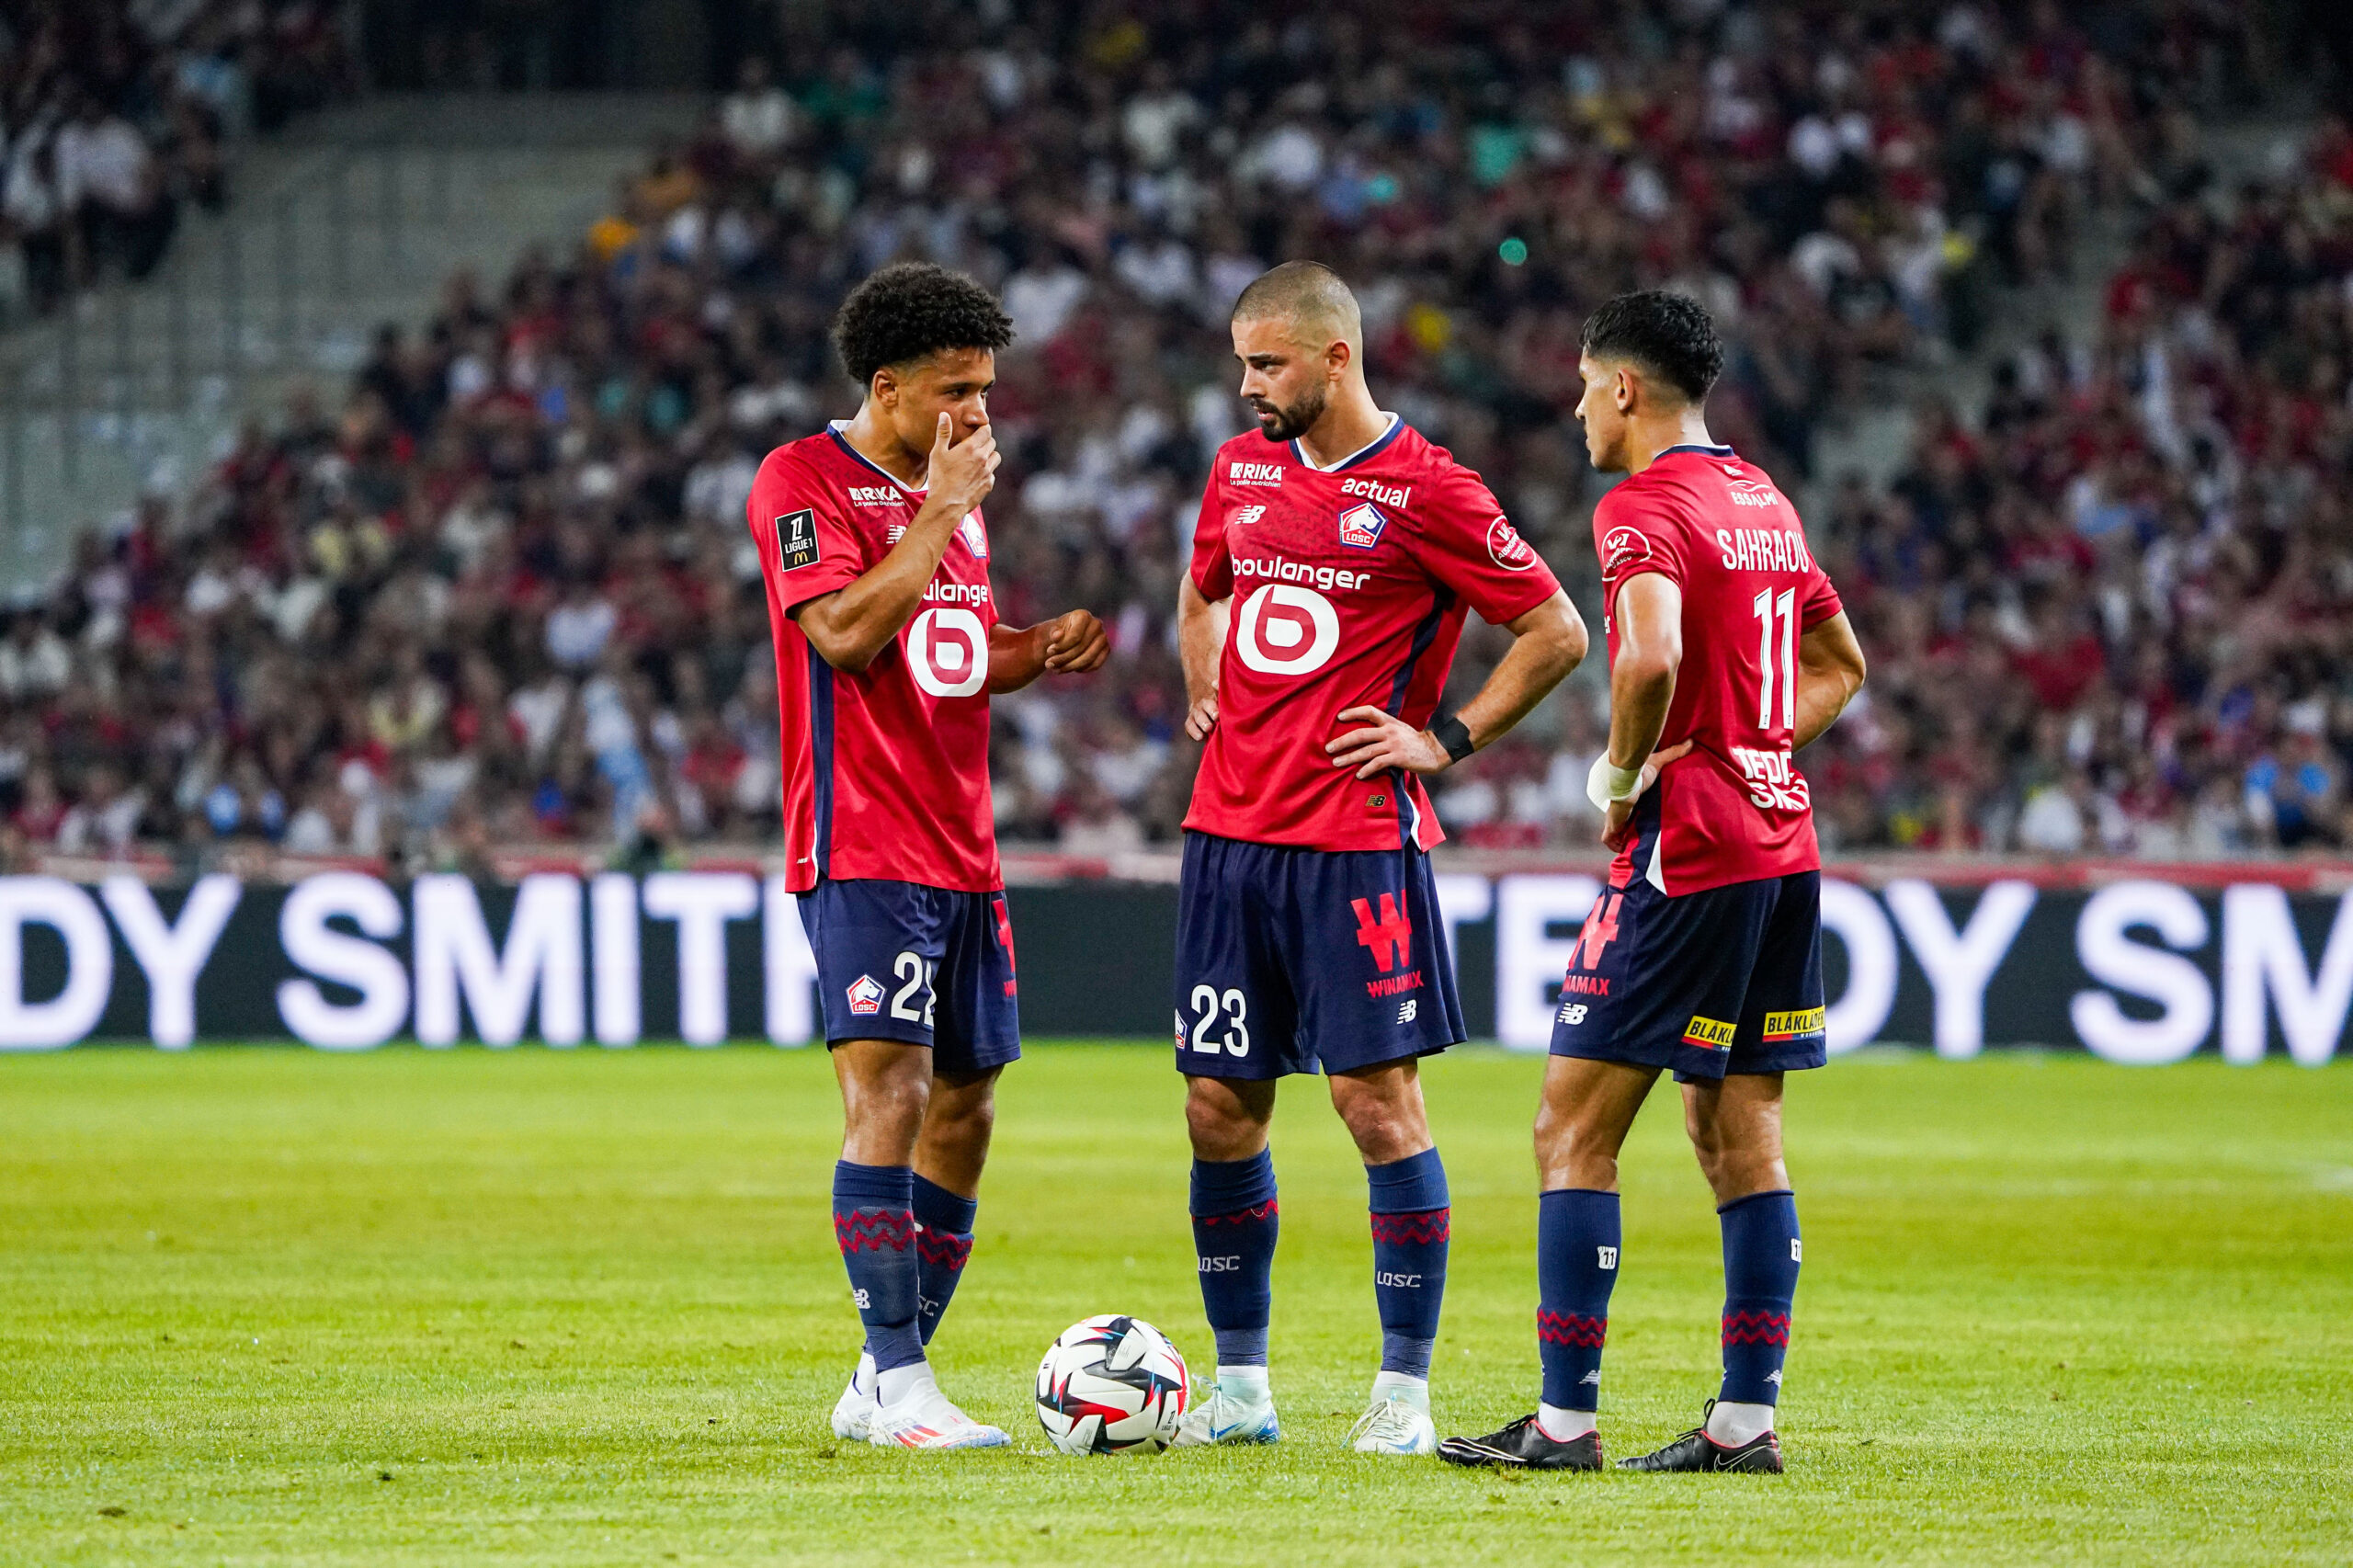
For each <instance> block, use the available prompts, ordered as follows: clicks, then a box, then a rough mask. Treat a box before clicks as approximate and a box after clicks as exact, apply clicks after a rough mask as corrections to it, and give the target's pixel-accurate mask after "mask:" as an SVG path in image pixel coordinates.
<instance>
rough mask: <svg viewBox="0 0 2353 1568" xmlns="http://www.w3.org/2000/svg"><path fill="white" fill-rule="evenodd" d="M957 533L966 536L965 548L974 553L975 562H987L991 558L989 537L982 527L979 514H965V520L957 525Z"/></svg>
mask: <svg viewBox="0 0 2353 1568" xmlns="http://www.w3.org/2000/svg"><path fill="white" fill-rule="evenodd" d="M956 531H957V532H958V533H960V534H961V535H963V536H964V548H965V549H966V550H969V551H972V559H973V560H975V561H986V560H987V559H988V558H989V536H988V533H987V531H986V530H985V529H983V528H982V527H981V515H980V514H979V513H978V512H967V513H965V514H964V520H963V521H962V522H961V523H958V524H957V525H956Z"/></svg>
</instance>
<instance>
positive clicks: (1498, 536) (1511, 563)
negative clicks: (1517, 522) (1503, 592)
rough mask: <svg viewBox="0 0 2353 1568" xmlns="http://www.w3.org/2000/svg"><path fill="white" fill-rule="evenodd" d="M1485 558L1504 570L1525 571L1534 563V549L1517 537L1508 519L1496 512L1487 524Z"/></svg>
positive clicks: (1517, 531)
mask: <svg viewBox="0 0 2353 1568" xmlns="http://www.w3.org/2000/svg"><path fill="white" fill-rule="evenodd" d="M1487 559H1488V560H1490V561H1492V562H1495V564H1496V565H1498V566H1500V567H1502V568H1503V569H1504V570H1505V571H1506V572H1525V571H1527V570H1528V569H1529V567H1531V566H1533V565H1535V564H1536V551H1533V550H1530V549H1529V547H1528V541H1527V540H1524V539H1522V538H1520V537H1519V530H1518V528H1513V527H1512V526H1511V521H1510V519H1509V518H1507V517H1504V516H1503V515H1502V514H1501V513H1497V514H1496V516H1495V521H1494V522H1492V523H1489V524H1488V525H1487Z"/></svg>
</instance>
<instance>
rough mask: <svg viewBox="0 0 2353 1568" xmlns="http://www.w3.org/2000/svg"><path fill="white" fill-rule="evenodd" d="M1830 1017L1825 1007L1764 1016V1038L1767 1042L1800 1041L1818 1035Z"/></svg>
mask: <svg viewBox="0 0 2353 1568" xmlns="http://www.w3.org/2000/svg"><path fill="white" fill-rule="evenodd" d="M1829 1017H1830V1012H1829V1009H1828V1008H1826V1007H1800V1008H1799V1009H1797V1010H1796V1011H1795V1012H1791V1013H1768V1014H1766V1015H1765V1038H1766V1039H1767V1040H1802V1039H1804V1038H1805V1037H1806V1036H1807V1035H1811V1034H1820V1033H1821V1032H1822V1030H1823V1026H1824V1023H1825V1022H1826V1021H1827V1020H1828V1018H1829Z"/></svg>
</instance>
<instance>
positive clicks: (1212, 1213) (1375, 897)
mask: <svg viewBox="0 0 2353 1568" xmlns="http://www.w3.org/2000/svg"><path fill="white" fill-rule="evenodd" d="M1233 352H1234V356H1235V358H1239V359H1240V360H1241V361H1242V367H1243V375H1242V395H1243V397H1244V398H1245V399H1246V400H1247V401H1248V402H1249V403H1250V405H1251V407H1252V409H1253V410H1254V411H1255V412H1256V415H1257V418H1258V425H1259V430H1258V433H1256V434H1253V435H1244V436H1238V437H1234V438H1233V440H1231V441H1229V442H1227V443H1226V444H1225V445H1224V446H1223V447H1222V448H1220V449H1219V450H1218V453H1217V456H1216V459H1215V460H1214V461H1213V463H1212V465H1211V472H1210V482H1209V488H1208V492H1207V494H1205V495H1204V496H1203V497H1202V500H1201V512H1200V519H1199V524H1198V525H1197V527H1196V528H1195V531H1194V536H1193V562H1192V570H1191V573H1190V574H1188V577H1187V578H1186V580H1185V582H1184V583H1183V584H1182V585H1180V586H1179V588H1178V590H1177V592H1178V596H1179V611H1178V630H1179V636H1180V641H1181V643H1182V647H1183V653H1184V664H1185V685H1186V688H1187V696H1188V702H1189V711H1188V715H1187V718H1186V726H1185V727H1186V733H1188V734H1189V735H1191V736H1192V737H1193V738H1194V739H1196V740H1206V742H1207V748H1206V750H1205V751H1204V753H1203V755H1202V758H1201V768H1200V773H1199V777H1198V778H1197V779H1196V780H1195V782H1194V786H1193V803H1192V810H1191V811H1190V812H1188V813H1187V815H1186V818H1185V828H1186V835H1185V858H1184V869H1183V873H1182V879H1181V881H1180V884H1179V888H1178V897H1177V915H1176V925H1177V936H1176V944H1177V946H1176V1008H1177V1012H1176V1065H1177V1068H1178V1070H1179V1071H1181V1072H1183V1073H1184V1074H1186V1085H1187V1086H1186V1106H1185V1112H1186V1120H1187V1123H1188V1129H1189V1131H1190V1132H1191V1134H1192V1144H1193V1170H1192V1203H1191V1208H1192V1214H1193V1238H1194V1245H1195V1247H1196V1249H1197V1253H1198V1257H1197V1264H1198V1267H1199V1275H1200V1284H1201V1301H1202V1305H1203V1306H1204V1308H1205V1309H1206V1310H1207V1313H1208V1316H1209V1321H1210V1326H1211V1328H1212V1329H1213V1330H1214V1331H1215V1332H1216V1335H1217V1381H1216V1384H1215V1387H1214V1388H1213V1389H1212V1390H1211V1394H1210V1397H1209V1398H1207V1399H1206V1400H1203V1401H1202V1402H1201V1403H1199V1405H1198V1406H1197V1407H1196V1408H1195V1410H1194V1411H1193V1412H1192V1413H1191V1414H1190V1415H1188V1416H1187V1418H1186V1421H1185V1425H1184V1426H1183V1427H1182V1428H1181V1429H1180V1431H1179V1432H1178V1434H1177V1437H1176V1441H1177V1442H1178V1443H1179V1444H1194V1443H1263V1442H1272V1441H1274V1440H1275V1439H1276V1437H1278V1436H1279V1429H1278V1427H1277V1425H1276V1421H1275V1407H1274V1400H1273V1395H1272V1394H1271V1392H1269V1390H1268V1386H1267V1316H1268V1308H1269V1301H1270V1297H1271V1283H1270V1281H1271V1271H1272V1267H1273V1264H1274V1253H1275V1232H1276V1227H1277V1224H1278V1222H1279V1208H1278V1204H1277V1200H1276V1196H1275V1172H1274V1163H1273V1160H1272V1158H1271V1156H1270V1155H1269V1153H1268V1151H1267V1122H1268V1120H1269V1119H1271V1118H1272V1116H1273V1114H1274V1106H1275V1083H1276V1080H1277V1079H1279V1078H1280V1077H1282V1076H1284V1075H1286V1074H1299V1073H1313V1072H1314V1071H1316V1069H1317V1068H1318V1066H1321V1067H1322V1069H1323V1070H1324V1072H1325V1073H1327V1074H1330V1075H1331V1093H1332V1105H1333V1108H1334V1109H1336V1110H1337V1111H1338V1112H1339V1113H1340V1118H1341V1119H1342V1120H1343V1121H1345V1122H1346V1123H1347V1128H1348V1131H1349V1134H1350V1135H1351V1136H1352V1137H1353V1138H1354V1139H1355V1141H1356V1145H1357V1151H1358V1153H1359V1154H1360V1155H1361V1156H1362V1157H1363V1159H1364V1163H1365V1177H1366V1182H1367V1185H1368V1187H1369V1188H1370V1199H1371V1200H1370V1213H1371V1230H1372V1266H1373V1294H1374V1298H1375V1300H1376V1301H1377V1303H1378V1305H1379V1308H1380V1313H1381V1372H1380V1375H1379V1376H1378V1377H1377V1378H1375V1379H1374V1380H1373V1385H1372V1397H1371V1402H1370V1408H1368V1409H1367V1410H1366V1412H1365V1415H1364V1418H1363V1419H1362V1420H1360V1421H1359V1422H1358V1423H1357V1428H1356V1430H1355V1432H1353V1433H1352V1434H1350V1437H1351V1441H1352V1442H1353V1444H1354V1446H1355V1447H1356V1448H1357V1449H1358V1451H1360V1452H1367V1453H1385V1454H1415V1453H1427V1452H1428V1451H1429V1450H1430V1449H1434V1448H1436V1447H1437V1445H1438V1434H1437V1431H1436V1429H1435V1428H1434V1427H1433V1426H1432V1425H1431V1422H1430V1415H1429V1369H1430V1347H1431V1344H1432V1342H1433V1341H1434V1340H1435V1339H1436V1338H1437V1336H1438V1306H1439V1302H1440V1300H1441V1298H1442V1297H1443V1295H1444V1293H1445V1289H1446V1254H1447V1243H1448V1237H1449V1231H1450V1224H1451V1221H1450V1215H1451V1209H1450V1205H1449V1200H1448V1197H1447V1190H1446V1172H1445V1169H1444V1167H1443V1166H1442V1165H1440V1164H1439V1163H1438V1150H1437V1148H1436V1147H1435V1146H1434V1145H1433V1144H1432V1142H1431V1141H1430V1134H1429V1125H1428V1122H1427V1119H1425V1117H1424V1115H1423V1110H1422V1090H1421V1080H1420V1078H1419V1076H1418V1074H1417V1069H1416V1065H1415V1063H1416V1061H1417V1059H1418V1058H1420V1057H1423V1056H1427V1055H1429V1054H1432V1053H1434V1052H1437V1051H1444V1050H1445V1049H1446V1048H1447V1047H1448V1046H1449V1045H1451V1044H1453V1043H1455V1042H1456V1041H1458V1040H1461V1039H1462V1038H1463V1034H1462V1010H1461V1006H1460V1005H1459V1004H1458V1003H1457V1001H1456V999H1455V994H1454V975H1453V969H1452V965H1451V963H1450V961H1449V957H1448V954H1447V950H1446V932H1445V929H1444V924H1443V922H1442V921H1441V919H1440V918H1439V915H1438V899H1437V892H1436V885H1435V882H1434V881H1433V880H1432V878H1431V875H1430V869H1429V859H1428V857H1427V853H1426V851H1427V849H1428V848H1429V847H1430V846H1432V845H1434V844H1436V843H1437V842H1438V839H1439V838H1440V837H1441V836H1442V835H1440V834H1439V832H1438V822H1437V818H1436V817H1435V816H1434V815H1433V814H1432V812H1431V811H1430V804H1429V797H1428V796H1427V794H1426V793H1425V792H1424V790H1423V788H1422V783H1421V779H1422V777H1424V776H1427V775H1430V774H1435V773H1438V772H1441V771H1443V770H1444V769H1445V768H1446V767H1449V766H1450V765H1451V764H1452V763H1454V762H1455V761H1457V760H1459V759H1461V757H1464V756H1469V755H1470V753H1471V752H1472V749H1473V748H1474V747H1476V746H1478V745H1481V744H1485V743H1486V742H1488V741H1491V740H1493V739H1495V737H1496V736H1498V735H1500V734H1502V733H1504V732H1505V731H1506V730H1508V729H1510V728H1511V727H1512V726H1513V725H1514V724H1516V723H1518V722H1519V721H1520V720H1521V719H1522V718H1523V717H1525V716H1526V715H1527V713H1528V711H1529V710H1530V709H1531V708H1533V707H1535V706H1536V704H1537V703H1538V702H1539V701H1540V700H1541V699H1543V697H1544V694H1545V693H1546V692H1548V691H1550V690H1552V687H1554V686H1555V685H1556V684H1558V683H1559V681H1560V679H1561V677H1562V676H1565V675H1567V674H1568V673H1569V671H1570V670H1571V669H1573V668H1574V667H1575V665H1576V663H1577V661H1578V660H1579V659H1581V658H1583V657H1584V656H1585V649H1586V632H1585V626H1584V623H1583V622H1582V621H1580V620H1579V619H1577V613H1576V611H1575V610H1574V609H1573V608H1570V605H1569V601H1568V599H1567V597H1565V596H1563V594H1562V592H1561V588H1560V585H1559V584H1558V583H1556V582H1555V581H1553V578H1552V573H1551V572H1550V571H1548V570H1546V568H1545V565H1544V563H1543V562H1541V561H1540V560H1538V559H1537V556H1536V552H1535V551H1532V550H1530V549H1529V547H1528V545H1527V543H1526V542H1525V541H1524V540H1521V539H1520V537H1519V536H1518V534H1517V533H1515V532H1514V531H1513V529H1512V526H1511V524H1510V523H1509V522H1508V521H1506V518H1505V517H1504V515H1503V512H1502V509H1501V508H1500V507H1498V506H1496V505H1495V497H1494V496H1493V495H1491V494H1488V492H1487V487H1486V486H1485V485H1484V484H1483V483H1480V482H1479V476H1478V475H1477V474H1475V473H1472V472H1471V471H1470V470H1469V469H1466V468H1464V467H1463V466H1462V465H1461V464H1460V463H1458V462H1456V461H1455V460H1454V459H1453V458H1452V457H1451V456H1449V454H1448V453H1447V452H1446V451H1445V450H1444V449H1440V448H1438V447H1435V446H1432V445H1431V444H1430V443H1429V442H1428V441H1427V440H1426V439H1424V438H1423V437H1422V436H1421V435H1420V433H1419V432H1417V431H1415V430H1413V429H1411V428H1409V427H1408V426H1406V425H1405V424H1404V422H1403V421H1402V420H1400V419H1399V418H1398V417H1397V415H1394V414H1384V413H1382V412H1381V408H1380V407H1379V405H1378V404H1376V403H1374V402H1373V400H1372V394H1371V392H1369V391H1368V390H1367V389H1366V386H1365V379H1364V362H1363V357H1364V332H1363V326H1362V323H1361V321H1360V319H1359V316H1358V309H1357V302H1356V300H1355V299H1354V298H1353V297H1352V296H1351V295H1350V294H1349V292H1348V290H1347V285H1346V284H1344V283H1342V282H1341V281H1340V279H1339V278H1337V277H1336V275H1334V274H1333V273H1332V272H1331V271H1329V270H1328V269H1326V268H1324V267H1318V266H1316V265H1315V264H1314V263H1313V262H1296V261H1295V262H1290V263H1287V264H1285V265H1284V266H1281V267H1276V268H1275V269H1274V270H1273V271H1271V272H1269V273H1267V275H1266V276H1265V277H1263V278H1258V279H1257V280H1256V282H1254V283H1252V284H1251V285H1250V287H1249V288H1247V289H1245V290H1243V292H1242V297H1241V299H1240V300H1239V301H1236V303H1235V305H1234V309H1233ZM1229 600H1230V601H1232V604H1233V612H1232V617H1231V625H1230V626H1228V625H1227V624H1226V610H1225V607H1226V604H1227V602H1228V601H1229ZM1466 609H1475V610H1477V611H1478V612H1479V614H1480V616H1481V618H1482V619H1485V620H1487V621H1489V622H1490V623H1492V624H1495V625H1498V626H1504V627H1507V628H1508V629H1509V630H1510V631H1511V633H1512V637H1513V642H1512V645H1511V647H1510V649H1509V650H1508V651H1507V652H1506V653H1505V654H1504V657H1503V659H1502V660H1501V662H1499V663H1498V664H1497V665H1496V666H1495V670H1494V672H1493V673H1492V674H1491V675H1490V676H1488V678H1487V681H1486V683H1485V684H1484V685H1483V687H1481V688H1480V690H1479V692H1478V694H1477V695H1476V696H1474V697H1472V699H1471V700H1470V701H1469V702H1467V703H1465V704H1464V705H1463V707H1462V709H1461V711H1460V712H1458V713H1456V714H1455V715H1453V716H1452V717H1451V718H1448V719H1440V718H1438V711H1437V710H1438V695H1439V693H1440V692H1441V691H1442V690H1443V689H1444V688H1445V686H1446V677H1447V670H1448V666H1449V665H1450V664H1451V663H1452V661H1453V658H1454V647H1455V643H1456V642H1457V641H1458V640H1459V639H1460V638H1461V634H1462V620H1463V615H1464V612H1465V610H1466Z"/></svg>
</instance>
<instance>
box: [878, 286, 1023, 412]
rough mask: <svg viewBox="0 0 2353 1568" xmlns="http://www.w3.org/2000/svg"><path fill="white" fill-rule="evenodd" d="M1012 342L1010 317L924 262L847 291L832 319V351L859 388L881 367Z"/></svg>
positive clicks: (986, 296) (978, 290) (978, 291)
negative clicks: (948, 351) (950, 350)
mask: <svg viewBox="0 0 2353 1568" xmlns="http://www.w3.org/2000/svg"><path fill="white" fill-rule="evenodd" d="M1012 341H1013V318H1012V317H1010V316H1008V315H1006V313H1005V309H1004V307H1003V306H1001V305H999V304H998V303H997V302H996V296H995V295H994V294H991V293H990V292H989V291H988V290H986V289H983V288H982V287H981V286H980V285H979V284H978V283H975V282H974V281H973V280H972V279H971V278H967V277H965V276H964V275H963V274H962V273H961V272H950V271H949V270H948V268H946V267H935V266H933V265H932V264H931V263H930V262H927V261H900V262H893V263H892V265H890V266H889V267H884V268H882V270H881V271H880V272H877V273H875V274H874V275H873V276H872V277H870V278H868V279H867V280H866V281H865V282H863V283H861V284H859V285H858V287H857V288H855V289H853V290H850V291H849V298H848V299H847V300H844V301H842V308H841V309H840V310H839V311H838V312H835V315H834V351H835V353H837V354H839V355H840V356H841V357H842V364H843V365H844V366H845V367H846V368H847V369H848V371H849V374H850V379H851V380H852V381H856V382H857V383H858V385H859V386H861V387H865V386H871V385H872V384H873V382H874V372H875V371H877V370H879V369H882V367H883V366H885V365H904V364H905V363H906V362H907V361H909V360H910V359H920V358H923V357H924V356H925V355H926V354H936V353H938V352H939V351H940V350H941V349H943V348H986V349H989V350H991V351H995V350H996V349H999V348H1003V347H1006V345H1008V344H1010V343H1011V342H1012Z"/></svg>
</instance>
